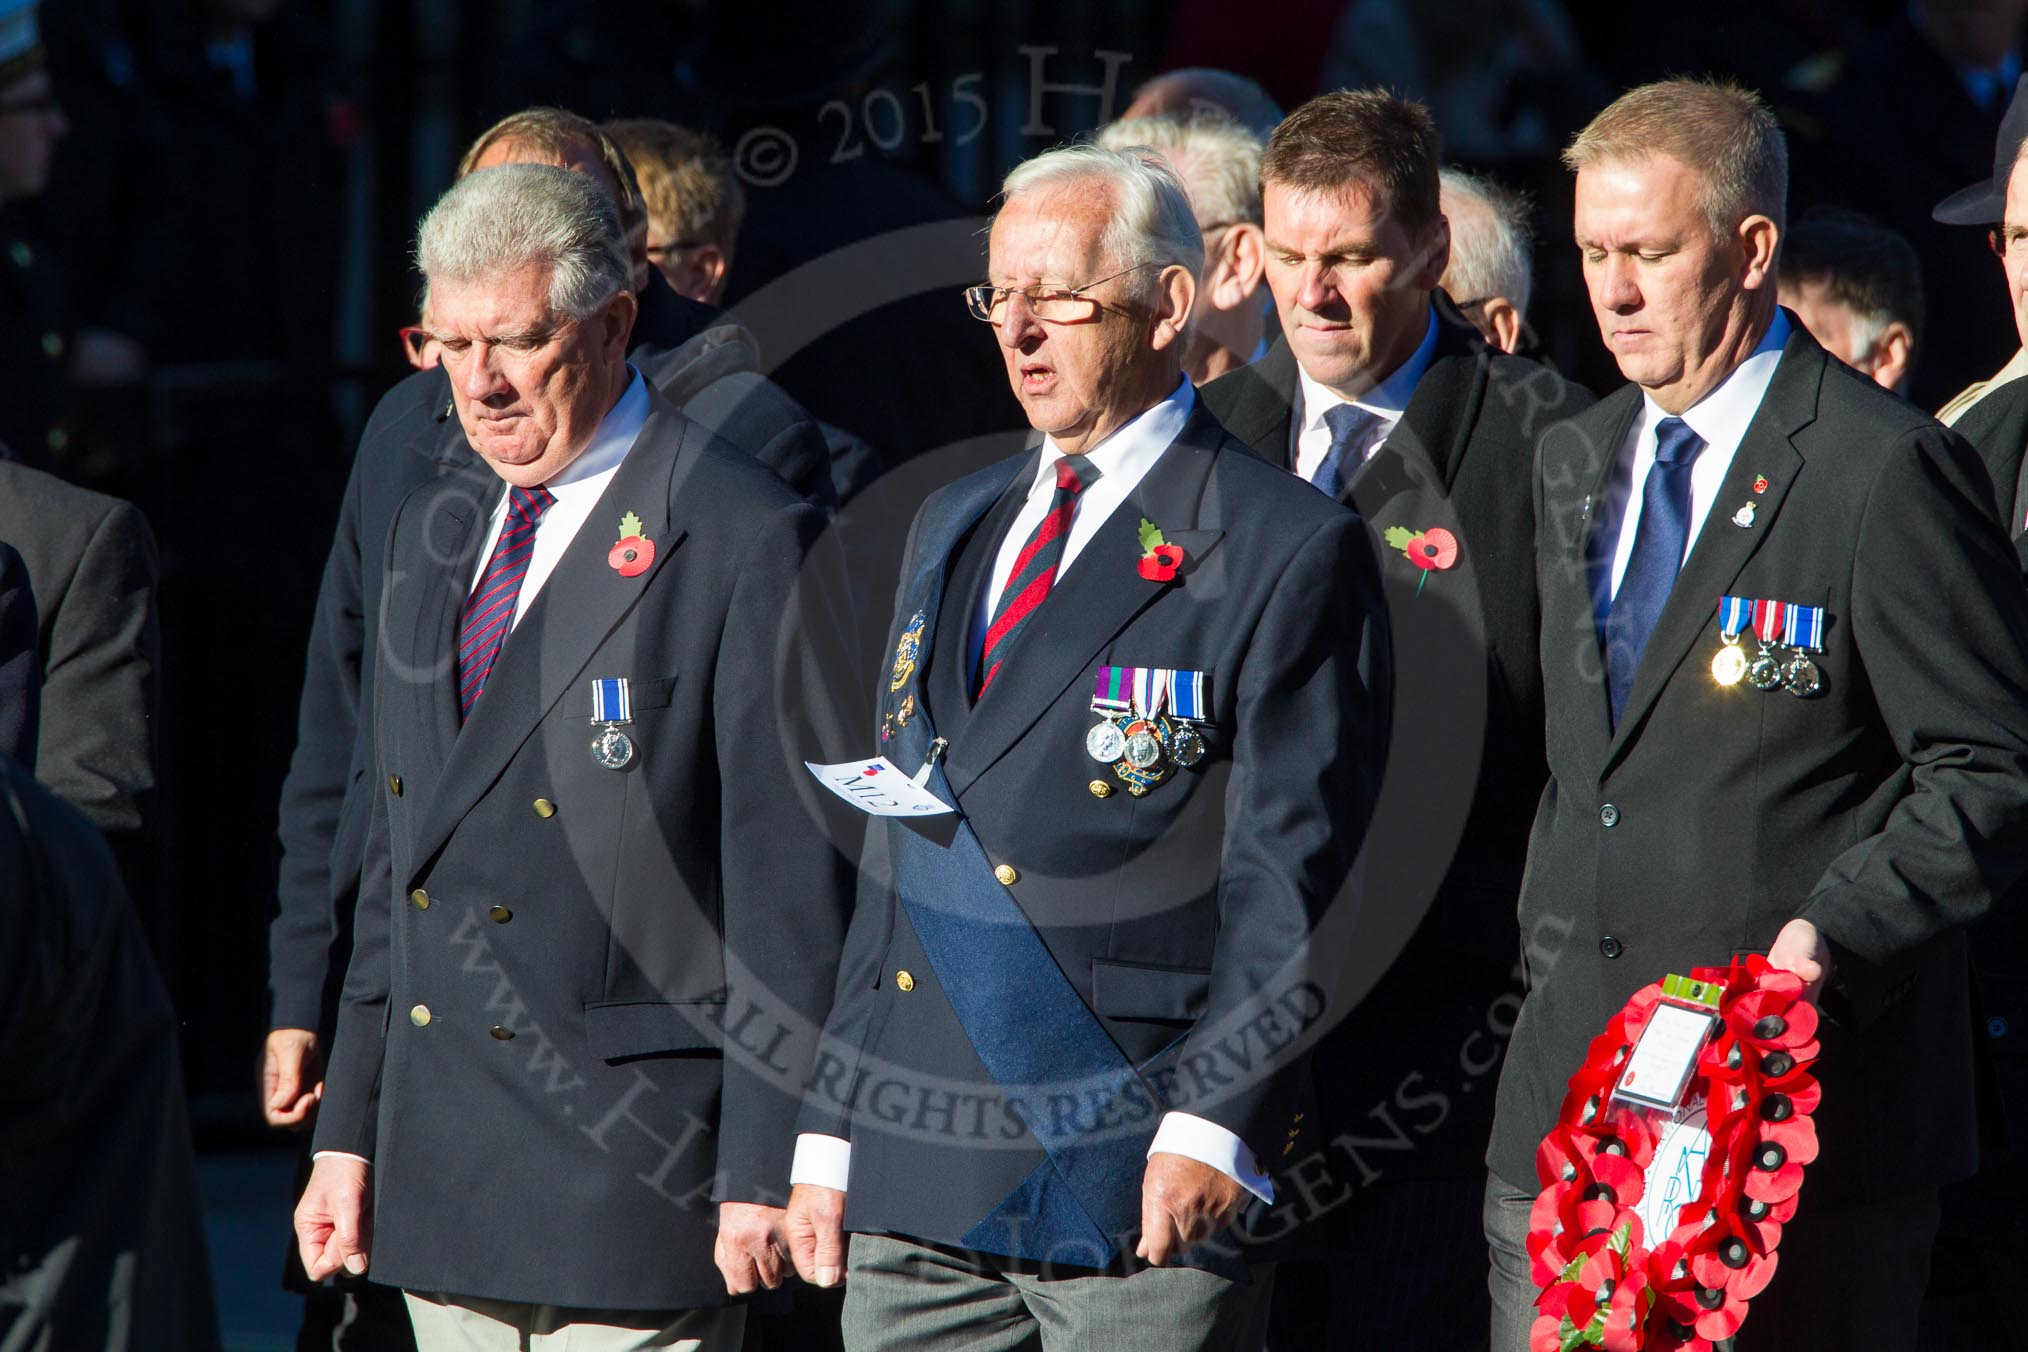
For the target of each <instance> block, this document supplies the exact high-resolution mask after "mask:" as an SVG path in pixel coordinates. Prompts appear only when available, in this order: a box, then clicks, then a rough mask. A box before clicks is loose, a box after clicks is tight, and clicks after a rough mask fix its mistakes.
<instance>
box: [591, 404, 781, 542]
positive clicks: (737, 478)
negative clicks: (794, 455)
mask: <svg viewBox="0 0 2028 1352" xmlns="http://www.w3.org/2000/svg"><path fill="white" fill-rule="evenodd" d="M649 409H650V412H649V416H648V422H647V424H646V425H645V426H643V427H642V429H641V440H640V442H639V444H637V445H636V446H635V447H634V449H633V450H632V451H630V452H629V453H628V454H630V455H642V454H646V455H655V456H665V455H666V456H670V457H673V458H675V459H676V460H677V461H678V464H677V467H676V473H675V474H674V475H673V476H672V477H671V480H670V498H671V505H672V506H673V505H674V503H675V500H677V499H679V498H683V497H689V496H696V497H700V498H702V499H704V500H706V501H708V502H710V503H711V511H710V513H709V514H708V516H709V517H710V518H711V519H713V520H717V521H720V522H722V523H723V524H724V525H725V526H726V527H727V528H728V529H733V530H737V529H740V528H741V526H742V525H743V524H744V523H748V522H751V521H752V520H753V519H755V518H756V517H760V516H767V515H770V514H772V513H774V512H776V511H779V510H780V509H781V508H783V507H788V506H793V505H797V504H804V505H807V504H806V502H805V499H804V498H803V497H802V495H801V494H799V493H797V492H796V491H795V489H793V488H791V487H790V486H789V484H788V483H787V482H786V481H785V480H784V479H783V478H782V477H781V475H779V474H777V473H775V472H774V471H773V470H772V469H770V468H768V467H767V466H766V465H764V464H762V463H761V462H760V461H758V460H756V459H754V457H753V456H752V454H750V453H749V452H747V451H744V450H741V449H740V448H739V447H738V446H735V445H734V444H733V443H732V442H730V441H728V440H726V439H725V438H724V437H722V436H720V435H719V434H718V433H716V432H714V431H713V430H712V429H711V428H710V427H708V426H706V425H705V424H703V423H701V422H699V421H697V420H696V419H695V418H692V417H690V416H689V415H687V414H685V413H684V412H683V411H682V410H681V409H679V408H677V407H676V406H675V405H674V404H672V403H670V402H669V401H668V400H667V399H665V398H663V397H662V396H661V395H660V394H656V393H652V392H651V394H650V396H649Z"/></svg>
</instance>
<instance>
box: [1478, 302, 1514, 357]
mask: <svg viewBox="0 0 2028 1352" xmlns="http://www.w3.org/2000/svg"><path fill="white" fill-rule="evenodd" d="M1479 331H1480V332H1481V333H1483V334H1485V335H1486V341H1487V342H1489V343H1491V344H1492V345H1493V346H1494V347H1497V348H1499V349H1500V350H1501V351H1502V352H1505V353H1509V354H1512V353H1515V352H1519V351H1520V350H1521V312H1520V311H1519V310H1517V309H1515V308H1514V302H1513V301H1511V300H1508V299H1507V298H1506V297H1505V296H1493V297H1491V298H1489V299H1488V300H1487V301H1486V303H1485V304H1483V305H1481V306H1480V307H1479Z"/></svg>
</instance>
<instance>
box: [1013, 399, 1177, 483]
mask: <svg viewBox="0 0 2028 1352" xmlns="http://www.w3.org/2000/svg"><path fill="white" fill-rule="evenodd" d="M1196 407H1197V391H1196V390H1194V389H1192V388H1191V386H1190V379H1189V377H1187V376H1186V377H1184V378H1183V379H1182V380H1179V381H1177V382H1176V388H1175V389H1173V390H1171V391H1169V393H1168V396H1167V397H1166V398H1164V399H1163V400H1162V401H1161V402H1160V403H1158V404H1156V405H1154V406H1153V407H1152V408H1149V409H1148V410H1146V411H1145V412H1142V413H1139V414H1137V415H1135V416H1134V417H1133V418H1132V419H1130V420H1129V421H1127V422H1125V423H1123V424H1121V425H1120V427H1119V428H1118V429H1117V430H1115V431H1114V432H1113V434H1112V435H1111V436H1109V437H1107V438H1106V439H1105V440H1104V441H1101V442H1100V443H1099V444H1098V445H1096V446H1094V447H1092V448H1090V449H1089V450H1087V451H1086V452H1085V453H1084V458H1085V459H1087V460H1089V461H1091V462H1092V464H1093V465H1094V466H1096V467H1097V468H1098V472H1099V474H1100V475H1101V476H1102V479H1110V480H1112V481H1113V482H1114V483H1116V484H1118V483H1126V484H1138V483H1139V482H1140V481H1141V479H1142V478H1143V477H1144V476H1145V475H1146V474H1147V472H1148V470H1149V469H1150V468H1152V467H1153V465H1154V463H1155V462H1156V461H1157V460H1160V459H1161V458H1162V452H1164V451H1166V450H1168V449H1169V443H1170V442H1172V441H1174V440H1175V439H1176V434H1177V433H1178V432H1181V431H1182V430H1183V424H1184V423H1186V422H1188V421H1190V412H1191V410H1192V409H1194V408H1196ZM1061 459H1063V448H1062V447H1060V446H1058V445H1057V444H1056V438H1055V437H1051V436H1044V437H1043V438H1042V461H1041V463H1040V464H1038V465H1037V466H1036V467H1035V481H1034V483H1032V484H1031V485H1029V489H1028V491H1029V493H1030V495H1031V496H1032V495H1033V494H1034V493H1036V492H1037V491H1041V490H1045V489H1046V490H1047V491H1051V492H1053V491H1054V490H1055V488H1056V462H1057V461H1059V460H1061Z"/></svg>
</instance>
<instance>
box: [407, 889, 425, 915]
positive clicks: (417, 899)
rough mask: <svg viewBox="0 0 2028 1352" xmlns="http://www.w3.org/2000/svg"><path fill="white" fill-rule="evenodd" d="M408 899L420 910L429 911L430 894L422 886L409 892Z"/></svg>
mask: <svg viewBox="0 0 2028 1352" xmlns="http://www.w3.org/2000/svg"><path fill="white" fill-rule="evenodd" d="M408 899H409V900H410V901H412V902H414V903H415V908H416V909H417V910H418V911H427V910H428V909H429V908H430V894H429V893H427V892H425V891H423V890H422V889H421V888H420V887H418V888H417V889H416V890H415V891H413V892H411V893H409V894H408Z"/></svg>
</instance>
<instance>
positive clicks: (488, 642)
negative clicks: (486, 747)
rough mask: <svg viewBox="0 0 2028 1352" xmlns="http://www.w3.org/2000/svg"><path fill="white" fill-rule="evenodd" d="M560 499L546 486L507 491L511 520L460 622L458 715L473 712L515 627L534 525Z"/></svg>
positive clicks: (532, 548)
mask: <svg viewBox="0 0 2028 1352" xmlns="http://www.w3.org/2000/svg"><path fill="white" fill-rule="evenodd" d="M555 501H556V499H555V498H553V497H551V496H550V494H549V490H548V489H546V488H513V489H509V490H508V493H507V520H506V521H505V522H504V523H503V524H502V525H501V527H500V539H499V541H498V542H497V543H496V544H495V545H494V546H493V557H492V558H491V559H488V560H487V561H486V571H485V572H484V573H483V574H481V575H480V578H479V585H478V586H476V587H474V588H473V589H472V595H471V596H470V598H468V599H467V600H466V602H465V621H464V623H463V624H462V625H460V626H459V627H458V719H459V721H460V722H463V721H464V720H465V719H467V718H469V717H471V715H472V705H473V704H474V703H476V702H477V701H478V698H479V692H480V691H481V690H483V689H485V688H486V678H487V677H488V676H491V675H492V674H493V664H494V663H495V662H497V661H499V660H500V645H502V644H503V643H505V642H506V641H507V631H508V630H509V629H511V628H513V627H514V603H515V602H516V601H517V600H519V599H520V597H521V579H523V578H525V577H527V576H528V561H529V559H531V558H532V557H533V556H534V554H535V528H536V526H538V525H539V524H541V521H542V514H543V513H544V512H546V511H548V510H549V505H550V504H551V503H553V502H555Z"/></svg>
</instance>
